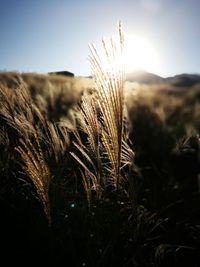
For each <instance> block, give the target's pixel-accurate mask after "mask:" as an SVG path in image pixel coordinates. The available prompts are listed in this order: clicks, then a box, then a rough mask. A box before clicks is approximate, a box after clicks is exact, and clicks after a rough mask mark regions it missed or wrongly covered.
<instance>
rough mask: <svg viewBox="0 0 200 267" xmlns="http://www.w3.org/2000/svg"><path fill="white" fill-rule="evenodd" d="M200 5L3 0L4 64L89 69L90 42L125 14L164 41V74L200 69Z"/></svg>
mask: <svg viewBox="0 0 200 267" xmlns="http://www.w3.org/2000/svg"><path fill="white" fill-rule="evenodd" d="M199 11H200V1H199V0H98V1H97V0H96V1H95V0H71V1H67V0H0V70H8V71H9V70H17V71H25V72H32V71H33V72H44V73H45V72H48V71H57V70H69V71H72V72H74V73H75V74H76V75H88V74H90V69H89V62H88V53H89V50H88V43H89V42H95V43H100V40H101V38H102V36H111V35H113V34H115V32H116V26H117V23H118V21H119V20H121V21H122V23H123V25H124V30H125V33H126V32H127V33H137V34H139V35H142V36H144V37H145V38H147V39H149V40H151V43H155V44H156V46H157V47H159V50H160V52H161V60H162V62H161V68H160V71H159V73H158V74H160V75H163V76H170V75H174V74H178V73H183V72H188V73H200V15H199Z"/></svg>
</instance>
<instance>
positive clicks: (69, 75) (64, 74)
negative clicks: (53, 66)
mask: <svg viewBox="0 0 200 267" xmlns="http://www.w3.org/2000/svg"><path fill="white" fill-rule="evenodd" d="M48 74H49V75H62V76H67V77H74V73H72V72H70V71H54V72H49V73H48Z"/></svg>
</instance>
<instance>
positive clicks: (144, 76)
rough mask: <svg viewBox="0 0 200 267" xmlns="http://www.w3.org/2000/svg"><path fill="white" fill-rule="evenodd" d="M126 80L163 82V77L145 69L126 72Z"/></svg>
mask: <svg viewBox="0 0 200 267" xmlns="http://www.w3.org/2000/svg"><path fill="white" fill-rule="evenodd" d="M126 80H127V81H129V82H138V83H146V84H155V83H163V82H164V78H162V77H160V76H158V75H156V74H153V73H150V72H145V71H136V72H131V73H127V74H126Z"/></svg>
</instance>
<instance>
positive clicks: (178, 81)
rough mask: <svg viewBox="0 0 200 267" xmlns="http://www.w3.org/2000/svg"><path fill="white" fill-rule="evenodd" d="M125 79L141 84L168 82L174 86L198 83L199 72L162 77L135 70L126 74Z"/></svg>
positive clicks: (199, 80) (199, 78)
mask: <svg viewBox="0 0 200 267" xmlns="http://www.w3.org/2000/svg"><path fill="white" fill-rule="evenodd" d="M126 80H127V81H129V82H138V83H143V84H159V83H169V84H173V85H175V86H180V87H183V86H193V85H195V84H197V83H200V75H199V74H179V75H175V76H172V77H167V78H163V77H161V76H158V75H156V74H153V73H150V72H145V71H136V72H131V73H127V74H126Z"/></svg>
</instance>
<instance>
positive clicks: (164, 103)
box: [0, 74, 200, 267]
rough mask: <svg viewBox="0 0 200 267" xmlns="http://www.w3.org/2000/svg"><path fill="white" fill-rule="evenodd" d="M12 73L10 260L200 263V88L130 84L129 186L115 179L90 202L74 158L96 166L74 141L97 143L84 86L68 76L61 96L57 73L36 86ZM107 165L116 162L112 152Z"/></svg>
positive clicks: (5, 239) (2, 141)
mask: <svg viewBox="0 0 200 267" xmlns="http://www.w3.org/2000/svg"><path fill="white" fill-rule="evenodd" d="M7 75H8V76H9V78H8V77H7V76H6V74H4V75H3V76H2V77H3V78H2V79H3V81H4V82H1V93H0V126H1V128H0V208H1V223H0V236H1V260H2V262H3V260H4V259H5V261H6V266H7V265H9V264H10V263H11V262H15V263H19V264H21V265H26V266H31V265H34V266H37V264H38V265H41V264H44V265H47V266H62V265H66V266H142V267H143V266H199V265H200V256H199V255H200V206H199V203H200V194H199V185H198V176H199V173H200V140H199V132H200V123H199V122H200V120H199V118H200V98H199V94H200V93H199V92H200V87H199V86H196V87H193V88H189V89H183V90H182V88H179V89H178V90H177V89H176V90H175V89H174V88H170V89H169V88H167V90H165V89H164V88H163V87H164V86H162V89H161V88H160V89H159V88H157V87H156V88H153V87H151V88H142V87H141V88H140V89H141V90H139V89H137V88H136V87H135V86H136V85H134V84H129V88H128V89H127V91H128V93H127V96H126V104H127V108H128V115H129V120H130V121H129V126H128V127H129V141H128V145H129V147H131V148H132V150H133V151H134V153H135V157H134V162H132V165H131V166H132V167H131V168H130V166H126V167H124V168H123V180H124V183H123V187H122V188H120V187H119V188H117V187H115V185H114V184H112V183H111V184H109V185H107V186H106V187H104V188H103V190H101V197H99V195H97V190H96V189H95V190H93V189H92V188H91V190H90V191H91V192H90V193H91V196H90V197H91V202H90V205H88V200H87V194H86V191H85V187H84V185H83V179H82V175H83V170H84V169H83V168H81V166H80V164H79V163H78V162H77V160H76V159H75V158H74V157H73V156H72V153H75V154H76V155H77V156H78V157H79V158H81V159H82V161H83V163H84V164H86V165H87V166H88V168H89V171H91V172H92V171H93V169H92V168H91V166H90V164H88V160H87V159H84V157H83V154H82V153H81V152H80V149H77V147H75V146H74V142H77V138H80V139H81V142H82V144H85V146H86V148H87V149H89V145H88V141H87V140H88V139H87V134H86V132H84V131H83V130H82V125H81V124H80V119H79V118H80V110H79V108H78V104H79V103H80V99H81V97H80V96H81V91H82V89H81V84H80V89H79V90H78V89H75V81H74V80H73V79H72V80H71V82H69V80H67V81H66V83H64V85H63V86H65V87H63V88H65V89H62V90H61V89H59V90H58V92H56V90H54V89H52V81H50V80H49V78H48V77H42V78H41V77H40V79H39V80H37V79H35V82H33V79H30V77H29V79H27V77H26V78H22V76H21V75H19V74H7ZM41 79H43V81H42V84H43V85H44V84H46V85H45V86H46V90H45V91H43V90H42V86H40V85H41ZM51 79H52V78H51ZM30 80H31V86H30ZM36 80H37V81H36ZM44 80H46V82H45V83H44ZM39 81H40V82H39ZM54 82H55V81H54ZM37 83H38V89H37ZM62 84H63V80H62ZM84 86H85V85H84ZM166 86H167V85H166ZM86 87H87V86H86ZM55 88H56V86H55ZM181 90H182V91H181ZM71 91H75V92H76V93H75V92H74V93H73V95H70V92H71ZM52 92H53V93H52ZM90 92H92V91H90ZM63 94H64V95H65V94H66V95H65V97H64V99H66V101H68V102H67V103H69V105H68V106H67V107H66V108H65V107H64V106H62V105H63V97H62V95H63ZM55 99H56V101H54V100H55ZM70 99H71V100H70ZM42 103H43V104H42ZM57 107H63V108H60V109H57ZM54 110H55V113H56V115H55V116H54ZM97 112H99V111H98V110H97ZM86 148H85V151H87V150H86ZM101 149H102V150H103V147H102V148H101ZM103 155H104V154H103ZM93 160H94V158H93ZM102 161H103V164H104V165H103V166H110V165H109V158H106V156H105V158H103V157H102ZM37 179H38V180H37ZM36 182H37V183H38V184H36ZM102 183H103V182H102ZM48 205H49V206H48ZM44 211H45V212H44Z"/></svg>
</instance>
